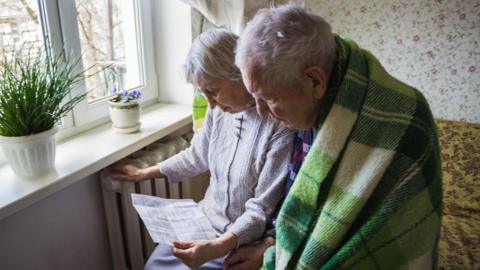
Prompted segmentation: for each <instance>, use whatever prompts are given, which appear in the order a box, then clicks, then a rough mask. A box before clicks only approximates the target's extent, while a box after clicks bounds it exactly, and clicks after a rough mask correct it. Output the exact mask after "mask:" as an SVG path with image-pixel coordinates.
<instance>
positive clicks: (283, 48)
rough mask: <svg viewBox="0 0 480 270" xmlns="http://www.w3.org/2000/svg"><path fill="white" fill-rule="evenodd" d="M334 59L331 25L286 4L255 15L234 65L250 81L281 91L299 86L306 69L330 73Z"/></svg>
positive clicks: (238, 50)
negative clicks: (318, 68)
mask: <svg viewBox="0 0 480 270" xmlns="http://www.w3.org/2000/svg"><path fill="white" fill-rule="evenodd" d="M335 58H336V43H335V38H334V35H333V34H332V31H331V28H330V25H329V24H328V23H327V22H326V21H325V20H324V19H323V18H322V17H320V16H317V15H313V14H309V13H307V12H306V11H305V10H304V9H302V8H301V7H299V6H296V5H291V4H288V5H283V6H279V7H276V8H275V7H271V8H265V9H261V10H260V11H259V12H258V13H257V14H256V15H255V17H254V18H253V19H252V20H251V21H250V22H249V23H248V24H247V26H246V28H245V30H244V31H243V32H242V34H241V36H240V39H239V40H238V42H237V49H236V57H235V63H236V65H237V66H238V67H239V68H240V69H241V70H242V72H246V74H244V75H245V76H246V77H247V78H250V80H251V81H252V82H254V83H262V84H266V85H269V86H270V87H272V88H274V89H282V88H287V87H292V86H298V84H299V83H300V82H301V80H302V76H303V72H304V70H305V69H307V68H309V67H313V66H319V67H320V68H322V69H323V70H324V71H325V72H326V73H327V75H328V74H330V71H331V69H332V68H333V65H334V63H335Z"/></svg>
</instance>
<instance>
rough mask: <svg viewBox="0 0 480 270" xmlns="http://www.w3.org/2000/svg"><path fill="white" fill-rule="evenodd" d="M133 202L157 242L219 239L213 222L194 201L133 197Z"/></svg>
mask: <svg viewBox="0 0 480 270" xmlns="http://www.w3.org/2000/svg"><path fill="white" fill-rule="evenodd" d="M132 203H133V207H135V209H136V210H137V212H138V214H139V215H140V218H141V219H142V220H143V223H144V224H145V227H146V228H147V230H148V233H149V234H150V236H151V237H152V240H153V241H154V242H155V243H161V244H167V245H171V244H172V241H173V240H178V241H192V240H208V239H214V238H216V237H217V232H216V231H215V229H214V228H213V227H212V225H211V224H210V221H209V220H208V218H207V217H206V216H205V214H204V213H203V212H202V210H201V209H200V208H199V207H198V205H197V203H195V202H194V201H193V200H190V199H182V200H177V199H162V198H159V197H154V196H148V195H141V194H132Z"/></svg>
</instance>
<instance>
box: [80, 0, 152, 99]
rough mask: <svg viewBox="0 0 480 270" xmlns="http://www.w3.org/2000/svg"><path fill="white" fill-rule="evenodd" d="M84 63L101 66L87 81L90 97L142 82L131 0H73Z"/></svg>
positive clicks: (131, 86) (132, 2)
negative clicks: (99, 70)
mask: <svg viewBox="0 0 480 270" xmlns="http://www.w3.org/2000/svg"><path fill="white" fill-rule="evenodd" d="M75 6H76V10H77V23H78V30H79V36H80V44H81V50H82V59H83V66H84V67H86V68H87V67H91V66H93V65H96V68H98V69H102V68H104V67H108V68H106V69H103V70H102V71H101V72H99V73H97V74H96V75H94V76H92V77H90V78H88V79H87V81H86V88H87V91H88V92H89V93H88V99H89V101H95V100H96V99H98V98H101V97H104V96H105V95H108V94H110V93H111V91H112V90H113V89H131V88H135V87H139V86H140V85H142V84H143V82H142V79H141V77H142V76H141V75H140V68H139V66H140V65H139V55H140V53H139V48H140V46H138V44H137V40H139V39H138V38H137V36H138V35H137V34H136V33H137V27H136V23H135V22H136V20H135V12H134V10H135V8H134V1H133V0H75Z"/></svg>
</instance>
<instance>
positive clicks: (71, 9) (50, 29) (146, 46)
mask: <svg viewBox="0 0 480 270" xmlns="http://www.w3.org/2000/svg"><path fill="white" fill-rule="evenodd" d="M122 1H131V2H132V6H133V11H134V12H135V16H136V17H135V27H136V32H137V41H138V42H137V46H138V50H137V51H138V52H139V56H138V58H139V63H140V66H139V70H140V72H141V77H143V97H142V99H141V100H140V103H141V104H142V105H147V104H152V103H154V102H156V101H157V99H158V91H157V78H156V73H155V67H154V59H155V57H154V47H153V38H152V35H153V31H152V23H151V21H152V16H151V10H152V9H151V0H122ZM39 6H40V10H41V11H40V13H42V19H43V20H42V21H43V22H44V25H43V28H44V29H45V30H44V31H46V34H47V35H48V36H49V37H51V39H52V41H53V43H54V45H55V46H57V48H54V49H56V50H59V49H61V48H59V46H58V45H57V44H62V46H63V48H64V49H65V50H66V53H67V54H71V55H73V56H74V57H76V56H80V55H81V46H80V36H79V32H78V24H77V16H76V15H77V12H76V8H75V0H53V1H51V0H39ZM79 68H81V67H79ZM84 91H86V89H85V85H84V84H83V83H81V84H80V85H79V86H78V87H76V88H75V89H72V94H73V95H75V94H79V93H83V92H84ZM107 121H109V118H108V102H107V101H106V100H103V101H99V102H88V101H87V100H86V99H85V100H84V101H82V102H80V103H79V104H78V105H77V106H76V107H75V108H74V109H73V112H72V113H71V114H70V115H69V116H68V117H65V119H64V120H63V122H62V130H61V131H60V134H59V136H57V137H59V138H60V139H61V138H64V137H68V136H70V135H73V134H75V133H78V132H80V131H82V130H85V129H88V128H90V127H93V126H96V125H99V124H102V123H105V122H107Z"/></svg>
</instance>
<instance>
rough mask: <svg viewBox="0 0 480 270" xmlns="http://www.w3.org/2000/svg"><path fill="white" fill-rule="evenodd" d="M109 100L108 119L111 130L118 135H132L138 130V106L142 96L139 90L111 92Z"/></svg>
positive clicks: (115, 90)
mask: <svg viewBox="0 0 480 270" xmlns="http://www.w3.org/2000/svg"><path fill="white" fill-rule="evenodd" d="M112 94H114V96H113V98H111V99H110V101H109V103H110V107H109V112H110V118H111V119H112V126H113V129H114V130H115V131H117V132H119V133H132V132H135V131H137V130H139V129H140V104H139V103H138V100H139V99H140V98H141V96H142V91H141V90H140V89H130V90H117V89H114V90H113V91H112Z"/></svg>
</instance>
